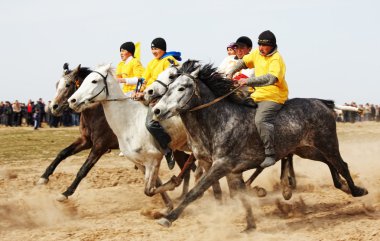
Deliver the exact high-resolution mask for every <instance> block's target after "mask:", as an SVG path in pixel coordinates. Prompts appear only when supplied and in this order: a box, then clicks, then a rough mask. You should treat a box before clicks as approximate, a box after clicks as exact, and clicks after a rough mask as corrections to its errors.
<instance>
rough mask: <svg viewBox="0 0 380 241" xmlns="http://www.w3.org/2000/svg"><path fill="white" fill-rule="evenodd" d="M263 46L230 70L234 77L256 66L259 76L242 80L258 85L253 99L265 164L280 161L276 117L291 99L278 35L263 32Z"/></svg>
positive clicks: (264, 165) (229, 74) (250, 84)
mask: <svg viewBox="0 0 380 241" xmlns="http://www.w3.org/2000/svg"><path fill="white" fill-rule="evenodd" d="M258 45H259V48H257V49H255V50H253V51H252V52H251V53H250V54H248V55H245V56H244V57H243V59H242V60H239V62H238V63H237V64H236V66H235V67H234V69H233V70H231V72H229V73H228V75H227V76H228V77H231V76H232V75H233V74H234V73H236V72H237V71H239V70H241V69H246V68H255V76H254V77H250V78H245V79H241V80H239V83H240V84H241V85H248V86H251V87H254V88H255V90H254V92H253V93H252V94H251V98H252V99H253V100H254V101H255V102H256V103H257V110H256V116H255V124H256V128H257V131H258V132H259V134H260V137H261V140H262V141H263V144H264V148H265V156H266V158H265V160H264V161H263V162H262V163H261V167H268V166H271V165H273V164H274V163H276V160H275V150H274V120H275V117H276V114H277V112H278V111H279V110H280V109H281V107H282V105H283V104H284V102H285V101H286V100H287V99H288V85H287V83H286V80H285V71H286V66H285V62H284V60H283V59H282V57H281V55H280V53H279V52H278V51H277V43H276V37H275V35H274V34H273V33H272V32H271V31H269V30H267V31H264V32H263V33H261V34H260V36H259V39H258Z"/></svg>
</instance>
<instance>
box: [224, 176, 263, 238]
mask: <svg viewBox="0 0 380 241" xmlns="http://www.w3.org/2000/svg"><path fill="white" fill-rule="evenodd" d="M226 178H227V182H228V187H229V188H230V195H231V197H232V198H233V197H235V196H236V195H237V194H238V195H239V198H240V201H241V202H242V204H243V206H244V208H245V211H246V220H247V227H246V229H245V230H244V231H251V230H252V229H255V228H256V224H255V220H254V218H253V213H252V208H251V205H250V204H249V202H248V201H247V199H246V198H245V196H244V193H245V192H246V185H245V183H244V180H243V175H242V174H241V173H238V174H233V173H230V174H228V175H227V176H226Z"/></svg>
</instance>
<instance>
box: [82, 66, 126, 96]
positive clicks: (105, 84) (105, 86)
mask: <svg viewBox="0 0 380 241" xmlns="http://www.w3.org/2000/svg"><path fill="white" fill-rule="evenodd" d="M92 72H93V73H97V74H98V75H100V76H101V77H102V80H103V84H104V87H103V89H101V90H100V91H99V93H97V94H96V95H94V96H93V97H91V98H89V99H88V101H89V102H91V101H92V100H93V99H95V98H96V97H97V96H98V95H100V94H101V93H102V92H103V91H104V90H105V91H106V100H105V101H120V100H126V99H132V98H131V97H124V98H119V99H107V97H108V96H109V91H108V84H107V77H108V72H107V74H106V76H104V75H103V74H102V73H100V72H98V71H95V70H94V71H92Z"/></svg>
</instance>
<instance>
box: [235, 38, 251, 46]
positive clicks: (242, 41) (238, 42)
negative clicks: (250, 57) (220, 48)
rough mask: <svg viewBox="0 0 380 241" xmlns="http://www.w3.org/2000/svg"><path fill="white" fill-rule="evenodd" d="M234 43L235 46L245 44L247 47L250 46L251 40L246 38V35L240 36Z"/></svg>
mask: <svg viewBox="0 0 380 241" xmlns="http://www.w3.org/2000/svg"><path fill="white" fill-rule="evenodd" d="M236 45H237V46H242V45H245V46H247V47H248V48H252V40H251V39H250V38H248V37H247V36H241V37H240V38H238V39H237V40H236Z"/></svg>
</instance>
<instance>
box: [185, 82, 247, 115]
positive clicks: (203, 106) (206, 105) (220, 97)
mask: <svg viewBox="0 0 380 241" xmlns="http://www.w3.org/2000/svg"><path fill="white" fill-rule="evenodd" d="M241 87H242V85H239V86H238V87H236V88H235V89H233V90H231V91H230V92H228V93H227V94H225V95H222V96H219V97H218V98H216V99H214V100H212V101H210V102H208V103H206V104H202V105H198V106H196V107H194V108H192V109H190V110H189V111H190V112H192V111H196V110H200V109H204V108H207V107H209V106H211V105H213V104H215V103H218V102H219V101H221V100H223V99H224V98H226V97H228V96H229V95H230V94H232V93H234V92H235V91H237V90H238V89H240V88H241Z"/></svg>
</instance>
